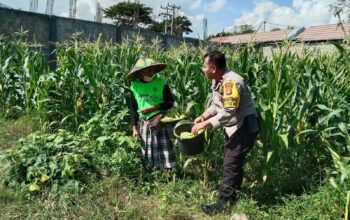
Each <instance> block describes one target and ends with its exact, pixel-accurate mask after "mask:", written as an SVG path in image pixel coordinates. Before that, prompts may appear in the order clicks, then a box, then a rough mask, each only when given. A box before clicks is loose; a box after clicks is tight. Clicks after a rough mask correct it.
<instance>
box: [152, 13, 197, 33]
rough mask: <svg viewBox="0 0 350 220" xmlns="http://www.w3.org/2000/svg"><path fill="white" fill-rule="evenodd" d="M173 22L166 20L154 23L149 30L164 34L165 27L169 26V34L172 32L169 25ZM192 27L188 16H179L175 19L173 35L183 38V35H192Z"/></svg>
mask: <svg viewBox="0 0 350 220" xmlns="http://www.w3.org/2000/svg"><path fill="white" fill-rule="evenodd" d="M171 22H172V21H171V20H169V19H165V20H163V21H161V22H158V21H153V22H152V24H151V26H150V27H149V30H151V31H155V32H160V33H162V32H164V28H165V25H166V24H167V26H168V27H167V31H166V32H167V33H170V32H171V27H170V26H169V24H171ZM191 26H192V22H191V21H190V20H188V18H187V17H186V16H178V17H176V18H175V19H174V30H173V34H174V35H176V36H182V35H183V33H186V34H189V33H192V32H193V31H192V29H191V28H190V27H191Z"/></svg>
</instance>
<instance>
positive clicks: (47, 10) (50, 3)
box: [45, 0, 55, 16]
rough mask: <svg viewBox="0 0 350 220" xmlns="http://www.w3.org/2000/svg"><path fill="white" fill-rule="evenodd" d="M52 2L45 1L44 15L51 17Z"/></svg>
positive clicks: (51, 0) (50, 0)
mask: <svg viewBox="0 0 350 220" xmlns="http://www.w3.org/2000/svg"><path fill="white" fill-rule="evenodd" d="M54 2H55V1H54V0H47V1H46V10H45V14H47V15H50V16H51V15H52V13H53V4H54Z"/></svg>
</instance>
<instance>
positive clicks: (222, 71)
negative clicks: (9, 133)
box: [192, 51, 259, 215]
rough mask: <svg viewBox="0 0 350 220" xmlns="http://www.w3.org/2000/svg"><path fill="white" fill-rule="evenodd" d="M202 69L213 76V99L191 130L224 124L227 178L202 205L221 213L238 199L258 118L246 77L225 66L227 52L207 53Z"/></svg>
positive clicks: (210, 212)
mask: <svg viewBox="0 0 350 220" xmlns="http://www.w3.org/2000/svg"><path fill="white" fill-rule="evenodd" d="M204 58H205V59H204V66H203V72H204V73H205V75H206V77H207V78H208V79H211V80H213V86H212V89H213V93H212V95H213V101H212V103H211V105H210V107H209V108H208V109H207V110H206V111H205V112H204V113H203V114H202V115H200V116H199V117H197V118H196V119H195V120H194V123H195V125H194V126H193V127H192V133H193V134H196V133H197V132H198V130H200V129H203V128H206V127H208V126H212V127H213V128H218V127H224V129H225V144H224V179H223V182H222V183H221V185H220V187H219V195H218V198H217V201H216V202H215V203H214V204H209V205H204V204H202V205H201V208H202V210H203V211H204V212H205V213H207V214H209V215H213V214H217V213H221V212H223V211H225V210H226V208H228V205H229V204H234V203H235V202H236V201H237V199H238V198H237V197H238V194H237V192H238V191H239V190H240V188H241V185H242V180H243V162H244V159H245V157H246V155H247V153H248V151H249V150H250V149H251V148H252V146H253V145H254V142H255V140H256V137H257V134H258V132H259V122H258V118H257V113H256V110H255V108H254V103H253V100H252V96H251V93H250V91H249V89H248V87H247V86H246V84H245V83H244V80H243V78H242V77H241V76H240V75H238V74H237V73H235V72H233V71H228V70H227V68H226V59H225V55H224V54H223V53H221V52H219V51H213V52H210V53H207V54H206V55H205V57H204Z"/></svg>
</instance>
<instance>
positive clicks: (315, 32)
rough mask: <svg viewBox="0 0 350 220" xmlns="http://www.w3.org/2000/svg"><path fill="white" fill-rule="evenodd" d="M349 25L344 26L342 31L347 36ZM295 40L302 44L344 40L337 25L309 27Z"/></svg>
mask: <svg viewBox="0 0 350 220" xmlns="http://www.w3.org/2000/svg"><path fill="white" fill-rule="evenodd" d="M349 28H350V23H346V24H344V29H345V31H346V33H347V34H349ZM297 39H298V40H299V41H303V42H310V41H328V40H342V39H344V32H343V31H342V29H341V27H340V26H339V25H337V24H328V25H322V26H311V27H308V28H306V29H305V31H303V32H302V33H301V34H299V35H298V37H297Z"/></svg>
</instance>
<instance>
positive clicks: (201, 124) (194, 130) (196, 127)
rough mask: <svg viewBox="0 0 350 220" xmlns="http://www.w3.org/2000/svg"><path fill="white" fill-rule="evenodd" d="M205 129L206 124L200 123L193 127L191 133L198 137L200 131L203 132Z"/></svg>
mask: <svg viewBox="0 0 350 220" xmlns="http://www.w3.org/2000/svg"><path fill="white" fill-rule="evenodd" d="M205 127H206V125H205V122H200V123H198V124H195V125H193V127H192V129H191V132H192V134H194V135H196V134H197V133H198V131H199V130H201V129H203V128H205Z"/></svg>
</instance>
